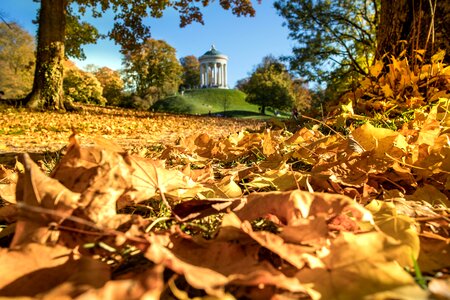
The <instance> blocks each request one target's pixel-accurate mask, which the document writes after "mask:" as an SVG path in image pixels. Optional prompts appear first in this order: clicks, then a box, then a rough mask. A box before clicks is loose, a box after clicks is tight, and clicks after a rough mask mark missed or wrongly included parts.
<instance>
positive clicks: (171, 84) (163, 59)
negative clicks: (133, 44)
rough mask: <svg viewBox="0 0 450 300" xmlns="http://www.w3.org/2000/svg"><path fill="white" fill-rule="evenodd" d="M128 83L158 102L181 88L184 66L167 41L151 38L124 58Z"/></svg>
mask: <svg viewBox="0 0 450 300" xmlns="http://www.w3.org/2000/svg"><path fill="white" fill-rule="evenodd" d="M123 66H124V72H125V77H126V78H127V82H128V83H131V84H130V87H131V88H132V89H133V90H134V92H135V94H136V95H137V96H139V97H141V98H146V99H148V101H151V102H156V101H158V100H159V99H161V98H163V97H166V96H167V95H169V94H172V93H174V92H176V91H177V90H178V86H179V84H180V82H181V73H182V68H181V65H180V63H179V62H178V59H177V57H176V51H175V49H174V48H173V47H171V46H170V45H169V44H167V43H166V42H165V41H163V40H155V39H148V40H147V41H146V42H145V44H144V45H142V46H141V47H140V48H135V49H133V50H130V51H128V52H127V53H126V54H125V56H124V59H123Z"/></svg>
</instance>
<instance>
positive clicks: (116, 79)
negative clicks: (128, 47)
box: [93, 67, 124, 105]
mask: <svg viewBox="0 0 450 300" xmlns="http://www.w3.org/2000/svg"><path fill="white" fill-rule="evenodd" d="M93 73H94V75H95V77H96V78H97V80H98V81H99V82H100V84H101V85H102V87H103V94H102V96H103V97H104V98H106V100H107V101H108V104H109V105H119V104H120V101H121V99H122V96H123V89H124V82H123V80H122V78H120V73H119V72H118V71H114V70H111V69H110V68H108V67H102V68H99V69H97V70H95V71H94V72H93Z"/></svg>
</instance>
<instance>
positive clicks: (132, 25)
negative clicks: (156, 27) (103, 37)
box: [26, 0, 255, 110]
mask: <svg viewBox="0 0 450 300" xmlns="http://www.w3.org/2000/svg"><path fill="white" fill-rule="evenodd" d="M210 2H211V1H210V0H204V1H201V2H200V3H199V2H198V1H193V0H185V1H177V0H154V1H148V0H115V1H110V0H89V1H86V0H40V3H41V5H40V9H39V16H38V23H39V29H38V37H37V41H38V42H37V59H36V69H35V75H34V82H33V89H32V91H31V93H30V94H29V95H28V97H27V99H26V103H27V106H28V107H31V108H44V109H61V110H64V109H70V108H72V106H71V105H70V103H69V102H65V101H64V93H63V88H62V83H63V71H64V69H63V61H64V54H65V46H66V33H67V32H66V26H67V24H68V22H67V16H68V14H73V15H75V8H76V9H77V10H78V13H79V14H81V15H84V14H85V13H86V12H87V10H88V9H90V10H91V11H92V14H93V16H94V17H100V16H101V15H102V13H104V12H106V11H107V10H108V11H113V12H114V13H115V22H114V25H113V28H112V30H111V31H110V32H109V33H108V36H109V37H111V38H113V39H114V40H115V41H116V42H117V43H118V44H120V45H121V46H122V50H123V51H124V53H126V52H127V51H130V50H132V49H133V48H135V46H136V45H140V44H142V43H143V42H145V41H146V40H147V39H148V38H149V36H150V28H149V26H146V25H145V24H143V19H144V18H146V17H148V16H151V17H156V18H158V17H161V16H162V14H163V11H164V9H166V8H168V7H172V8H173V9H175V10H177V11H178V12H179V13H180V25H181V26H186V25H187V24H190V23H192V22H194V21H196V22H200V23H203V18H202V13H201V11H200V7H201V6H207V5H209V4H210ZM220 5H221V6H222V7H223V8H224V9H230V8H231V9H232V12H233V13H234V14H236V15H238V16H241V15H254V13H255V12H254V9H253V7H252V4H251V2H250V1H248V0H221V1H220ZM72 9H73V12H72V11H71V10H72Z"/></svg>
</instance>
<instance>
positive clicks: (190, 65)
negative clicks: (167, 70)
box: [180, 55, 200, 89]
mask: <svg viewBox="0 0 450 300" xmlns="http://www.w3.org/2000/svg"><path fill="white" fill-rule="evenodd" d="M180 64H181V66H182V67H183V75H182V83H181V85H182V87H183V88H185V89H190V88H194V87H198V86H200V62H199V61H198V59H197V57H196V56H194V55H188V56H185V57H182V58H180Z"/></svg>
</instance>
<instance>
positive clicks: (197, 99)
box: [152, 89, 273, 119]
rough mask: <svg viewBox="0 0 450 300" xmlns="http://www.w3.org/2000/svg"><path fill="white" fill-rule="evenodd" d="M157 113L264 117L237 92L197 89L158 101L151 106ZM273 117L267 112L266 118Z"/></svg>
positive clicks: (269, 111) (255, 106) (241, 93)
mask: <svg viewBox="0 0 450 300" xmlns="http://www.w3.org/2000/svg"><path fill="white" fill-rule="evenodd" d="M152 109H154V110H155V111H157V112H169V113H179V114H192V115H205V114H209V113H211V114H216V115H222V116H227V117H236V118H258V119H259V118H261V117H263V118H264V117H266V116H263V115H261V114H260V113H259V107H258V105H254V104H250V103H247V102H246V101H245V94H244V93H243V92H241V91H238V90H223V89H199V90H191V91H186V92H185V93H184V95H181V94H179V95H176V96H172V97H168V98H166V99H164V100H161V101H158V102H157V103H155V104H154V105H153V106H152ZM271 116H273V112H272V111H271V110H267V117H271Z"/></svg>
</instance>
